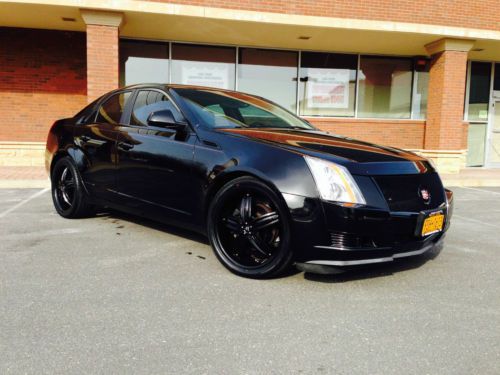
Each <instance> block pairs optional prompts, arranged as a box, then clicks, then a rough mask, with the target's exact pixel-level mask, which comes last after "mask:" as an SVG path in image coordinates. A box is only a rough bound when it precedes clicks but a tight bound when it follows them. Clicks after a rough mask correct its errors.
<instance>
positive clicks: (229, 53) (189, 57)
mask: <svg viewBox="0 0 500 375" xmlns="http://www.w3.org/2000/svg"><path fill="white" fill-rule="evenodd" d="M235 71H236V50H235V48H232V47H212V46H200V45H191V44H178V43H174V44H172V83H180V84H184V85H193V86H207V87H216V88H220V89H230V90H234V76H235Z"/></svg>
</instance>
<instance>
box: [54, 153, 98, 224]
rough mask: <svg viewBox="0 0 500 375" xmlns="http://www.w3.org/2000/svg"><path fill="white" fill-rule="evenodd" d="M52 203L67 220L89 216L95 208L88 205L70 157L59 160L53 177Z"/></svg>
mask: <svg viewBox="0 0 500 375" xmlns="http://www.w3.org/2000/svg"><path fill="white" fill-rule="evenodd" d="M51 183H52V201H53V203H54V207H55V209H56V211H57V213H58V214H59V215H61V216H62V217H65V218H79V217H85V216H89V215H91V214H92V213H93V212H94V207H93V206H92V205H91V204H89V203H88V201H87V196H86V193H85V190H84V187H83V182H82V179H81V177H80V174H79V173H78V170H77V169H76V167H75V165H74V163H73V161H72V159H71V158H69V157H63V158H61V159H59V160H58V161H57V162H56V164H55V166H54V168H53V169H52V175H51Z"/></svg>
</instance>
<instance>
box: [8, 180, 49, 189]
mask: <svg viewBox="0 0 500 375" xmlns="http://www.w3.org/2000/svg"><path fill="white" fill-rule="evenodd" d="M48 187H50V180H49V179H48V178H47V179H46V180H0V189H45V188H48Z"/></svg>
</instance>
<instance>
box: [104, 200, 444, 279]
mask: <svg viewBox="0 0 500 375" xmlns="http://www.w3.org/2000/svg"><path fill="white" fill-rule="evenodd" d="M96 216H97V217H100V218H102V219H104V220H111V221H112V222H113V221H115V220H117V221H120V220H123V221H127V222H130V223H134V224H138V225H141V226H144V227H147V228H150V229H153V230H158V231H161V232H165V233H168V234H171V235H174V236H178V237H182V238H185V239H187V240H191V241H195V242H198V243H200V244H203V245H207V246H209V245H210V244H209V242H208V238H207V237H205V236H203V235H201V234H199V233H196V232H193V231H190V230H188V229H183V228H179V227H176V226H173V225H168V224H165V223H161V222H158V221H154V220H150V219H147V218H144V217H142V216H137V215H132V214H128V213H125V212H121V211H115V210H112V209H107V210H105V211H101V212H98V213H97V215H96ZM442 248H443V244H442V243H441V245H440V246H437V247H435V248H434V249H432V250H430V251H428V252H427V253H425V254H422V255H418V256H413V257H408V258H401V259H396V260H394V261H393V262H388V263H379V264H373V265H366V266H357V267H352V268H349V269H345V271H344V269H338V268H332V272H334V273H332V274H315V273H310V272H304V279H306V280H308V281H313V282H321V283H345V282H349V281H356V280H363V279H372V278H376V277H387V276H391V275H394V274H395V273H398V272H404V271H408V270H411V269H415V268H419V267H421V266H423V265H424V264H425V263H427V262H428V261H430V260H433V259H435V258H436V257H437V256H439V254H440V252H441V250H442ZM299 273H302V271H300V270H298V269H297V268H295V267H290V268H289V270H288V271H286V272H285V273H284V274H281V275H280V276H279V277H278V278H280V279H281V278H287V277H292V276H295V275H298V274H299ZM273 279H274V278H273Z"/></svg>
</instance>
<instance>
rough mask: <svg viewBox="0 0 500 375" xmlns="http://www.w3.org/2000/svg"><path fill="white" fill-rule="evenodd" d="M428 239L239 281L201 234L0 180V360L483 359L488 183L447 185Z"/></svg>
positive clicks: (493, 358) (494, 361)
mask: <svg viewBox="0 0 500 375" xmlns="http://www.w3.org/2000/svg"><path fill="white" fill-rule="evenodd" d="M454 191H455V194H456V195H455V196H456V206H455V216H454V220H453V223H452V228H451V229H450V232H449V233H448V236H447V238H446V241H445V246H444V249H443V250H442V251H441V252H440V253H439V254H428V255H426V256H421V257H417V258H412V259H402V260H400V261H398V262H396V263H392V264H389V265H382V266H380V265H379V266H376V267H370V268H367V269H364V270H360V271H357V272H351V273H348V274H343V275H333V276H332V275H330V276H316V275H310V274H304V273H296V274H292V275H290V276H288V277H284V278H280V279H275V280H266V281H255V280H247V279H243V278H240V277H237V276H234V275H232V274H230V273H229V272H228V271H226V270H225V269H224V268H223V267H222V266H221V265H219V263H218V262H217V260H216V259H215V257H214V255H213V254H212V251H211V249H210V247H209V246H208V245H207V243H206V242H205V240H204V239H203V238H202V237H198V236H195V235H192V234H190V233H188V232H183V231H179V230H176V229H173V228H171V227H167V226H163V225H158V224H155V223H152V222H149V221H146V220H142V219H137V218H134V217H129V216H125V215H121V214H118V213H103V214H101V215H100V216H98V217H96V218H91V219H82V220H65V219H62V218H60V217H59V216H57V215H56V213H55V211H54V210H53V208H52V203H51V201H50V194H49V193H48V192H47V191H41V190H29V189H22V190H0V373H1V374H6V373H12V374H21V373H30V374H35V373H36V374H41V373H51V374H54V373H120V374H124V373H163V374H166V373H169V374H179V373H193V374H200V373H207V374H240V373H244V374H310V373H319V374H322V373H325V374H326V373H336V374H368V373H369V374H390V373H395V374H401V373H405V374H499V373H500V276H499V275H500V236H499V233H500V188H455V189H454Z"/></svg>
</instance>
